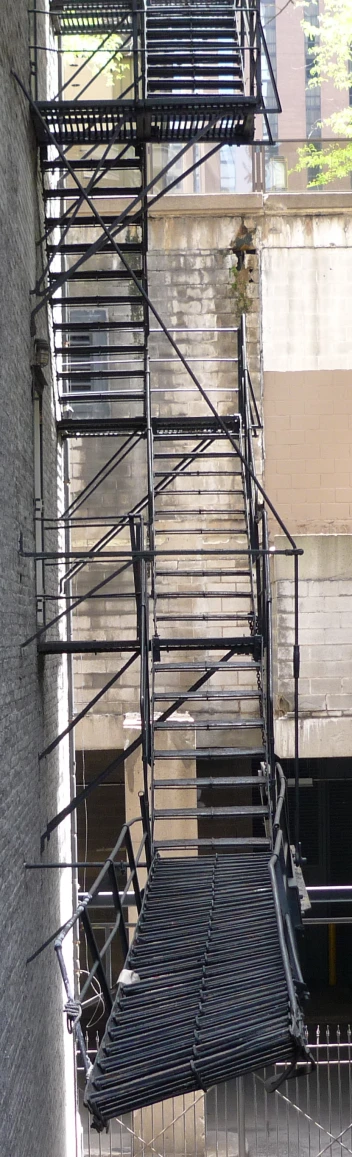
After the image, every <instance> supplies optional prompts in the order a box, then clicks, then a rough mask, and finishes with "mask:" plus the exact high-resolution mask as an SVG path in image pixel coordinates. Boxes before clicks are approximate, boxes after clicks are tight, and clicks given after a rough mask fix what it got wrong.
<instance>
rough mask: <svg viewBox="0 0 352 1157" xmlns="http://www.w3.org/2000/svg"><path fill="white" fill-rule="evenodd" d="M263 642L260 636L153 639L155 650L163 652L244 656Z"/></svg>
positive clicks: (157, 637) (252, 651)
mask: <svg viewBox="0 0 352 1157" xmlns="http://www.w3.org/2000/svg"><path fill="white" fill-rule="evenodd" d="M261 642H262V640H261V636H260V635H250V636H244V635H237V636H230V635H229V636H226V638H224V637H223V636H222V635H220V637H219V636H218V637H210V638H209V639H204V638H203V639H193V638H192V637H191V638H184V637H183V638H181V637H179V638H177V637H176V636H173V637H172V638H166V639H160V638H159V636H155V637H154V639H153V647H154V649H155V650H157V649H158V648H160V650H163V651H169V650H170V651H191V650H192V651H194V650H196V651H205V650H207V649H209V650H213V651H224V650H226V651H230V650H231V651H236V650H238V651H239V652H241V651H242V652H243V653H244V654H247V655H249V654H251V653H252V654H253V653H254V652H255V651H256V650H257V649H258V650H259V648H260V647H261ZM223 663H224V659H223V660H222V663H221V666H223ZM228 665H229V664H228V663H227V664H226V666H228Z"/></svg>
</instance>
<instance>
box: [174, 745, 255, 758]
mask: <svg viewBox="0 0 352 1157" xmlns="http://www.w3.org/2000/svg"><path fill="white" fill-rule="evenodd" d="M229 755H233V756H242V757H243V758H245V757H246V756H250V758H251V759H255V758H257V757H258V758H260V759H263V758H264V756H265V747H191V748H190V747H189V748H186V751H178V750H174V751H155V752H154V759H212V758H213V759H215V758H217V759H218V757H219V756H220V757H221V758H225V757H226V756H229Z"/></svg>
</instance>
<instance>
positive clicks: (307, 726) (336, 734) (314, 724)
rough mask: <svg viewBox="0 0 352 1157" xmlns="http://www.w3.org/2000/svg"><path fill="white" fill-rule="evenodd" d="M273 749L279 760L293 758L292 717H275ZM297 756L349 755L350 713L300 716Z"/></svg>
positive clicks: (351, 751) (351, 746)
mask: <svg viewBox="0 0 352 1157" xmlns="http://www.w3.org/2000/svg"><path fill="white" fill-rule="evenodd" d="M275 750H276V753H277V755H278V757H279V759H293V758H294V720H293V719H292V718H290V719H288V718H286V719H285V718H282V719H276V721H275ZM299 754H300V758H301V759H338V758H340V757H343V756H352V716H350V717H349V718H343V717H341V716H340V717H337V718H336V717H335V718H334V717H333V718H330V719H322V718H321V717H320V718H319V719H311V718H310V719H300V721H299Z"/></svg>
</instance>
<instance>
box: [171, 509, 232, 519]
mask: <svg viewBox="0 0 352 1157" xmlns="http://www.w3.org/2000/svg"><path fill="white" fill-rule="evenodd" d="M173 514H176V515H181V514H182V515H185V516H186V517H187V518H198V516H200V517H202V516H203V515H205V514H216V516H218V515H221V516H224V515H225V516H226V518H230V517H231V518H235V517H236V518H244V516H245V511H244V510H234V509H233V508H232V507H228V509H225V510H221V509H219V508H218V509H217V508H216V506H214V507H213V508H212V509H210V508H209V507H203V508H202V509H199V510H190V509H189V507H187V508H186V510H183V509H182V508H180V507H178V506H171V507H169V506H168V507H164V509H163V510H156V511H155V518H158V519H159V518H170V517H171V516H172V515H173Z"/></svg>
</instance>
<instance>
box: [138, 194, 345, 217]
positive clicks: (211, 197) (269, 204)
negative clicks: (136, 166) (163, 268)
mask: <svg viewBox="0 0 352 1157" xmlns="http://www.w3.org/2000/svg"><path fill="white" fill-rule="evenodd" d="M151 197H152V194H151ZM302 212H304V213H306V214H308V215H311V216H314V217H316V216H319V215H320V214H321V215H322V216H323V215H324V214H327V213H328V214H329V215H331V214H341V213H351V214H352V191H351V192H350V191H348V192H346V193H332V192H324V193H320V192H319V193H318V192H315V193H313V192H312V193H309V192H304V193H169V194H165V196H164V197H162V198H161V199H160V201H158V203H157V204H156V205H153V206H152V207H151V208H150V209H149V216H150V217H151V218H153V217H185V216H187V217H226V216H229V217H236V216H238V215H241V214H248V213H255V214H256V215H259V216H261V217H264V216H266V215H268V216H269V214H270V215H279V216H280V215H281V214H282V213H285V214H290V213H291V214H292V215H296V214H297V213H298V214H301V213H302Z"/></svg>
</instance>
